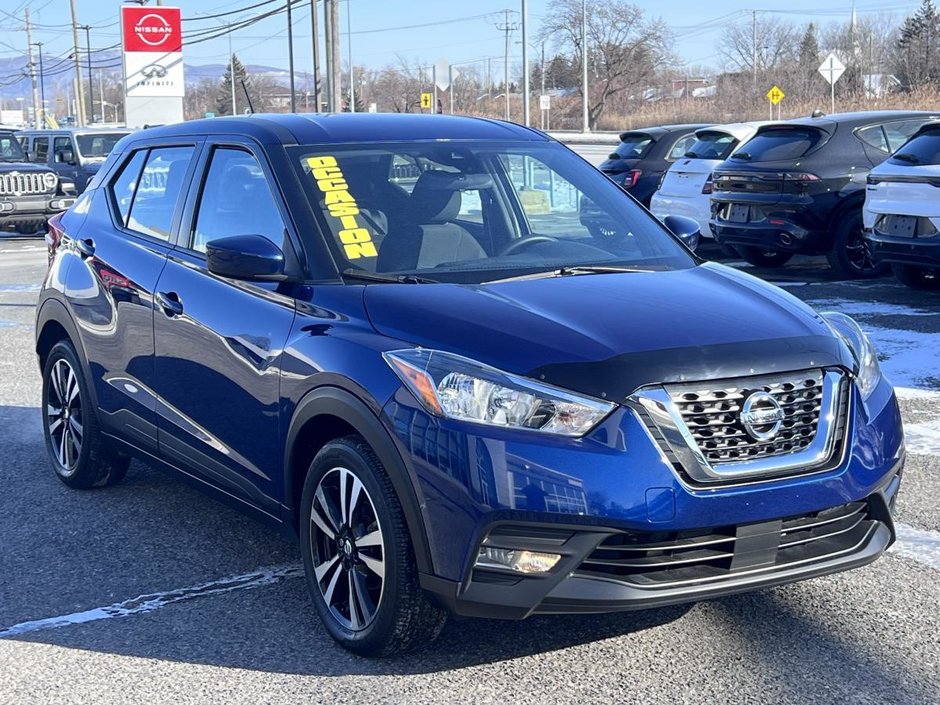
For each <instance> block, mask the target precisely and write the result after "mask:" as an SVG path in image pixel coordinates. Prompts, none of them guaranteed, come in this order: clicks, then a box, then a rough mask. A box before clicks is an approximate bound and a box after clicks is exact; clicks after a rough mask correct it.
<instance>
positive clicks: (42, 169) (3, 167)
mask: <svg viewBox="0 0 940 705" xmlns="http://www.w3.org/2000/svg"><path fill="white" fill-rule="evenodd" d="M11 171H15V172H18V173H20V174H34V173H36V172H39V173H41V174H45V173H46V172H48V171H52V169H50V168H49V167H47V166H42V165H40V164H30V163H29V162H0V174H8V173H10V172H11ZM53 173H55V172H53Z"/></svg>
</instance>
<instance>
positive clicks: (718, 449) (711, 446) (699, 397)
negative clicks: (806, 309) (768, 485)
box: [666, 369, 823, 464]
mask: <svg viewBox="0 0 940 705" xmlns="http://www.w3.org/2000/svg"><path fill="white" fill-rule="evenodd" d="M822 380H823V374H822V370H818V369H817V370H807V371H804V372H798V373H794V374H787V375H772V376H771V375H767V376H762V377H745V378H740V379H732V380H724V381H722V382H720V383H717V384H716V383H714V382H706V383H700V384H682V385H668V386H667V387H666V391H667V392H668V393H669V397H670V398H671V399H672V401H673V403H674V404H675V405H676V408H677V409H678V410H679V413H680V414H681V415H682V420H683V421H684V422H685V425H686V426H687V427H688V429H689V432H690V433H691V434H692V437H693V438H694V439H695V442H696V443H697V444H698V447H699V449H700V450H701V452H702V454H703V455H704V456H705V458H706V459H707V460H708V462H709V463H712V464H716V463H726V462H734V461H740V460H748V459H751V458H762V457H767V456H774V455H781V454H784V453H792V452H795V451H800V450H803V449H805V448H806V447H808V446H809V444H810V443H812V441H813V438H815V436H816V431H817V428H818V426H819V409H820V401H821V399H822ZM760 391H763V392H767V393H768V394H770V395H771V396H772V397H774V398H775V399H776V400H777V402H778V403H779V404H780V406H781V407H782V409H783V412H784V420H783V423H782V425H781V428H780V431H779V432H778V433H777V435H776V436H774V438H773V439H771V440H768V441H760V440H757V439H755V438H753V437H751V435H750V434H748V432H747V430H746V429H745V427H744V424H743V422H742V421H741V410H742V405H743V404H744V402H745V400H746V399H747V398H748V397H749V396H750V395H751V394H753V393H754V392H760Z"/></svg>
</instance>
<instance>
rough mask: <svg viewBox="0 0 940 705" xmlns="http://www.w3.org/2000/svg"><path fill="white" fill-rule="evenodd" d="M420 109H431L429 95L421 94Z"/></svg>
mask: <svg viewBox="0 0 940 705" xmlns="http://www.w3.org/2000/svg"><path fill="white" fill-rule="evenodd" d="M421 107H422V108H430V107H431V94H430V93H422V94H421Z"/></svg>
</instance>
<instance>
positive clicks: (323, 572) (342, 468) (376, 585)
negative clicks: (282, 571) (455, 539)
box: [301, 436, 446, 656]
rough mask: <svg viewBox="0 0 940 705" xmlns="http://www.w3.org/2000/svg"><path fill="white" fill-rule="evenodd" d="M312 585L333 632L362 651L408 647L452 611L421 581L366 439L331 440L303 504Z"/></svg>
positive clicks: (425, 638)
mask: <svg viewBox="0 0 940 705" xmlns="http://www.w3.org/2000/svg"><path fill="white" fill-rule="evenodd" d="M301 553H302V556H303V562H304V571H305V573H306V576H307V588H308V590H309V592H310V596H311V598H312V599H313V602H314V605H315V606H316V609H317V612H318V613H319V615H320V619H321V620H322V621H323V625H324V626H325V627H326V630H327V631H328V632H329V633H330V636H332V637H333V638H334V639H335V640H336V641H337V642H338V643H339V644H340V645H341V646H343V647H345V648H346V649H348V650H350V651H352V652H353V653H356V654H359V655H360V656H388V655H391V654H395V653H401V652H405V651H409V650H411V649H413V648H415V647H417V646H420V645H422V644H426V643H428V642H430V641H432V640H433V639H434V638H435V637H437V635H438V633H439V632H440V630H441V628H442V627H443V626H444V622H445V620H446V614H445V613H444V611H443V610H441V609H439V608H438V607H436V606H435V605H433V604H431V602H430V601H429V600H428V598H427V596H426V595H425V594H424V592H423V591H422V590H421V588H420V587H419V585H418V570H417V567H416V564H415V557H414V550H413V548H412V545H411V538H410V536H409V534H408V528H407V525H406V524H405V517H404V513H403V512H402V508H401V504H400V502H399V501H398V497H397V495H396V494H395V490H394V488H393V487H392V483H391V480H390V479H389V478H388V475H387V474H386V473H385V469H384V468H383V467H382V464H381V463H380V462H379V460H378V458H377V457H376V456H375V454H374V453H373V452H372V449H371V448H370V447H369V446H368V444H366V442H365V441H364V440H363V439H362V438H361V437H359V436H348V437H346V438H341V439H338V440H336V441H332V442H330V443H328V444H326V445H325V446H324V447H323V448H322V449H321V450H320V452H319V453H317V455H316V457H315V458H314V460H313V462H312V463H311V465H310V470H309V472H308V473H307V478H306V481H305V483H304V492H303V499H302V502H301Z"/></svg>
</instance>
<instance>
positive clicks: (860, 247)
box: [826, 211, 889, 279]
mask: <svg viewBox="0 0 940 705" xmlns="http://www.w3.org/2000/svg"><path fill="white" fill-rule="evenodd" d="M826 259H828V260H829V266H830V267H831V268H832V271H833V272H835V273H836V274H838V275H839V276H842V277H845V278H846V279H873V278H874V277H880V276H883V275H885V274H887V273H888V268H889V265H888V264H875V261H874V260H873V259H872V256H871V247H870V246H869V244H868V240H867V239H866V238H865V234H864V233H863V232H862V213H861V211H857V212H855V213H851V214H849V215H847V216H846V217H845V218H844V219H843V220H842V222H841V223H840V224H839V226H838V227H837V228H836V232H835V237H833V241H832V249H831V250H830V251H829V253H828V254H827V255H826Z"/></svg>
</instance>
